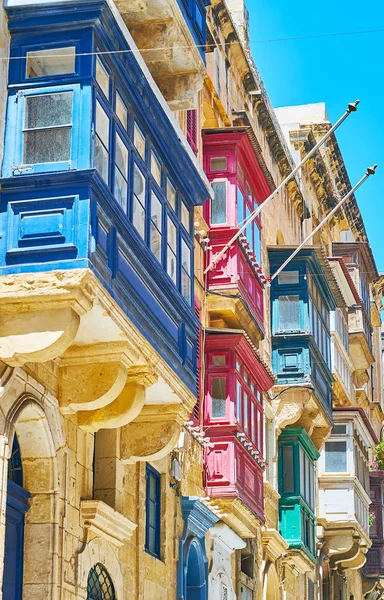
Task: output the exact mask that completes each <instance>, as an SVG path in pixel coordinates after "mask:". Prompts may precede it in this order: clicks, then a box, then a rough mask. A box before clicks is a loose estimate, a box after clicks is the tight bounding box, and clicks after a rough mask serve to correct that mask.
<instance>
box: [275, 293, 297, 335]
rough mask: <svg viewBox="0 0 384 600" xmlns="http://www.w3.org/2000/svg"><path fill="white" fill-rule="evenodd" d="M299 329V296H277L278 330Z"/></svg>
mask: <svg viewBox="0 0 384 600" xmlns="http://www.w3.org/2000/svg"><path fill="white" fill-rule="evenodd" d="M292 329H300V301H299V296H279V330H280V331H282V330H292Z"/></svg>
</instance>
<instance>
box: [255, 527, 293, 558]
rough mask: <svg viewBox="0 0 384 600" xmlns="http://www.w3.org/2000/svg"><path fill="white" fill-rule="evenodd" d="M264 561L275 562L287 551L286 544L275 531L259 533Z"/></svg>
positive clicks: (269, 530)
mask: <svg viewBox="0 0 384 600" xmlns="http://www.w3.org/2000/svg"><path fill="white" fill-rule="evenodd" d="M261 538H262V542H263V549H264V556H265V560H269V561H271V562H273V563H274V562H276V560H277V559H278V558H281V557H282V555H283V554H285V552H287V550H288V544H287V542H286V541H285V540H284V538H282V537H281V535H280V533H279V532H278V531H276V529H265V530H264V531H262V533H261Z"/></svg>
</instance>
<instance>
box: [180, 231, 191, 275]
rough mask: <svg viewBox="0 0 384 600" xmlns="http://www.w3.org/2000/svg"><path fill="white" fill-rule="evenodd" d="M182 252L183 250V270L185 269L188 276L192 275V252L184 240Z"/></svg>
mask: <svg viewBox="0 0 384 600" xmlns="http://www.w3.org/2000/svg"><path fill="white" fill-rule="evenodd" d="M181 250H182V265H183V269H185V271H186V272H187V273H188V275H190V274H191V251H190V249H189V248H188V246H187V244H186V243H185V241H184V240H182V248H181Z"/></svg>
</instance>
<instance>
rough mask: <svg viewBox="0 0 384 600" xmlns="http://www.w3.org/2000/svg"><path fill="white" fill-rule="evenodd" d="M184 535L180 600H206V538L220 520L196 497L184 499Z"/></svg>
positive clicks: (179, 565) (181, 548)
mask: <svg viewBox="0 0 384 600" xmlns="http://www.w3.org/2000/svg"><path fill="white" fill-rule="evenodd" d="M181 509H182V513H183V518H184V532H183V536H182V538H181V540H180V542H179V562H178V564H177V598H178V600H207V598H208V559H207V555H206V551H205V534H206V533H207V531H208V529H209V528H210V527H212V526H213V525H214V524H215V523H217V521H218V520H219V519H218V517H216V515H214V514H213V513H212V512H211V511H210V510H209V509H208V508H207V507H206V506H204V504H203V503H202V502H201V500H200V498H197V497H195V496H182V497H181Z"/></svg>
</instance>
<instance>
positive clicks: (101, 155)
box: [95, 136, 109, 185]
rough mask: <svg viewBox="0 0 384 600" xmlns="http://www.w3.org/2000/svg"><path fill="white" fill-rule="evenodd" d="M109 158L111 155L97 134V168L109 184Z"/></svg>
mask: <svg viewBox="0 0 384 600" xmlns="http://www.w3.org/2000/svg"><path fill="white" fill-rule="evenodd" d="M108 160H109V155H108V152H107V150H106V149H105V148H104V146H103V144H102V143H101V141H100V139H99V138H98V137H97V136H96V139H95V168H96V169H97V170H98V172H99V173H100V175H101V177H102V178H103V179H104V181H105V183H106V184H107V185H108Z"/></svg>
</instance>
